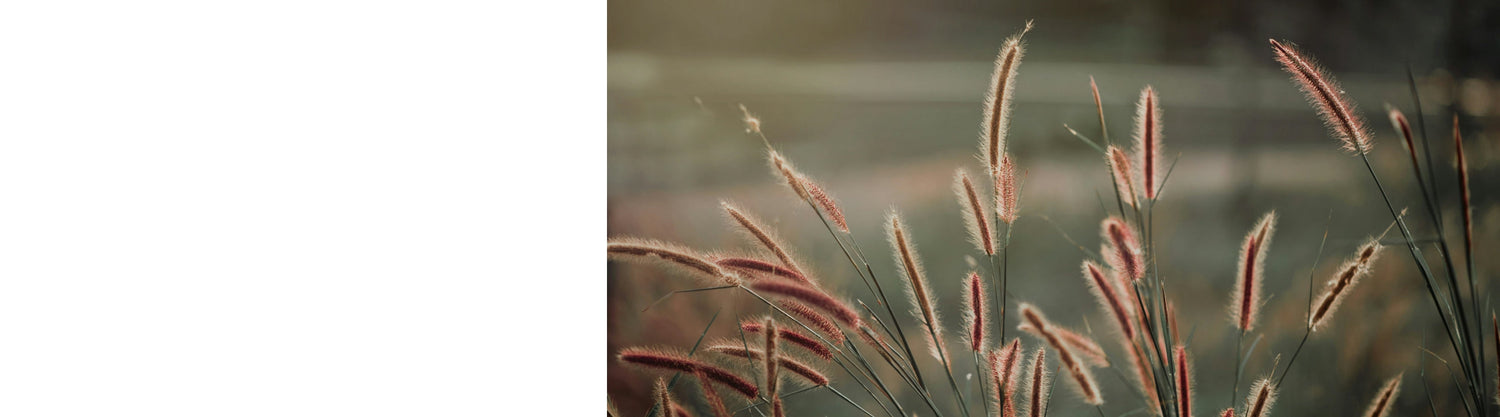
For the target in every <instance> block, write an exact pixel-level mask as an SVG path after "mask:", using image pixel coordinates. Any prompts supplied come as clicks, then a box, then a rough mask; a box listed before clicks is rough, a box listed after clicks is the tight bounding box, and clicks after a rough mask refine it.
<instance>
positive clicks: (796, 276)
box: [714, 257, 813, 285]
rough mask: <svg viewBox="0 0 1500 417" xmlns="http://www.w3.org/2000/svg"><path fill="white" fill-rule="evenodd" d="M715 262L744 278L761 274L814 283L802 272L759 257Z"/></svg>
mask: <svg viewBox="0 0 1500 417" xmlns="http://www.w3.org/2000/svg"><path fill="white" fill-rule="evenodd" d="M714 264H717V265H719V266H721V267H725V268H729V269H730V270H733V271H735V272H738V273H739V275H740V277H743V278H750V279H754V278H757V277H759V276H761V275H770V276H774V277H778V278H784V279H787V280H791V281H793V282H797V283H801V284H805V285H812V283H813V282H812V280H809V279H807V276H805V275H802V273H801V272H797V271H793V270H792V269H791V268H787V267H784V266H781V265H777V264H774V263H770V262H766V261H762V260H759V259H753V258H739V257H725V258H719V259H716V260H714Z"/></svg>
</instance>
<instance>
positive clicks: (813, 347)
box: [740, 319, 833, 360]
mask: <svg viewBox="0 0 1500 417" xmlns="http://www.w3.org/2000/svg"><path fill="white" fill-rule="evenodd" d="M767 320H769V319H767ZM765 329H766V326H765V323H764V322H761V321H752V320H745V321H742V322H740V330H744V331H745V332H746V333H762V332H764V331H765ZM776 338H777V340H781V341H785V342H787V343H791V344H793V345H797V346H798V347H801V348H803V349H806V350H807V351H808V352H810V353H812V354H813V355H817V356H818V357H820V358H823V359H824V360H830V359H833V351H831V350H829V349H828V346H827V345H824V344H823V343H822V342H819V341H817V340H814V339H813V338H812V337H809V336H807V335H805V334H802V332H798V331H797V330H795V329H790V328H787V327H785V326H779V327H778V328H777V329H776Z"/></svg>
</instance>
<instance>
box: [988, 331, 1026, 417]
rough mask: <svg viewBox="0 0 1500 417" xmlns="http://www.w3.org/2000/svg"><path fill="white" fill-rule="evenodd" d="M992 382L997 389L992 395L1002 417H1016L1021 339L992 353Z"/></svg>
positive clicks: (1013, 340)
mask: <svg viewBox="0 0 1500 417" xmlns="http://www.w3.org/2000/svg"><path fill="white" fill-rule="evenodd" d="M989 359H990V381H991V383H993V384H994V385H995V389H994V391H993V392H991V393H990V395H991V396H992V397H994V398H992V400H993V401H994V402H995V404H997V405H999V407H1000V408H999V410H1000V416H1001V417H1015V415H1016V405H1015V394H1016V378H1017V377H1018V376H1019V375H1020V373H1021V372H1020V370H1021V365H1020V364H1019V363H1020V362H1021V339H1011V341H1010V343H1008V344H1006V345H1005V347H1004V348H1001V349H1000V350H991V351H990V357H989Z"/></svg>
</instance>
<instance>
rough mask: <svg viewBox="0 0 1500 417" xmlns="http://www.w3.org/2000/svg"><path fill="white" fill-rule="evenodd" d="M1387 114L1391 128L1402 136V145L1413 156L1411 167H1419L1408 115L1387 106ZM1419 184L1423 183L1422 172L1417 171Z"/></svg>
mask: <svg viewBox="0 0 1500 417" xmlns="http://www.w3.org/2000/svg"><path fill="white" fill-rule="evenodd" d="M1386 112H1387V113H1388V114H1389V115H1390V118H1391V127H1392V128H1394V129H1396V133H1398V134H1400V135H1401V144H1402V145H1404V146H1405V147H1406V153H1407V154H1410V155H1411V165H1412V166H1413V167H1415V166H1418V165H1419V164H1418V163H1417V145H1416V142H1415V141H1414V139H1413V138H1412V134H1411V123H1408V122H1407V121H1406V115H1405V114H1402V113H1401V110H1397V109H1396V108H1395V107H1389V106H1387V109H1386ZM1417 182H1422V171H1421V170H1418V171H1417Z"/></svg>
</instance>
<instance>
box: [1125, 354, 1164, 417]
mask: <svg viewBox="0 0 1500 417" xmlns="http://www.w3.org/2000/svg"><path fill="white" fill-rule="evenodd" d="M1120 345H1121V346H1123V347H1124V349H1125V350H1126V351H1129V352H1130V365H1131V366H1132V367H1134V368H1135V377H1136V385H1138V386H1137V387H1136V388H1139V389H1140V390H1141V395H1142V396H1144V397H1146V403H1147V404H1146V405H1147V407H1148V409H1149V410H1151V411H1153V412H1155V414H1156V415H1163V414H1162V410H1161V399H1159V398H1157V397H1156V373H1155V372H1154V371H1153V370H1152V369H1151V367H1150V366H1148V364H1149V363H1150V361H1148V360H1147V359H1146V353H1145V352H1143V351H1142V350H1141V349H1140V348H1139V347H1137V346H1136V345H1135V343H1133V342H1131V341H1129V340H1124V339H1121V340H1120Z"/></svg>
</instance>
